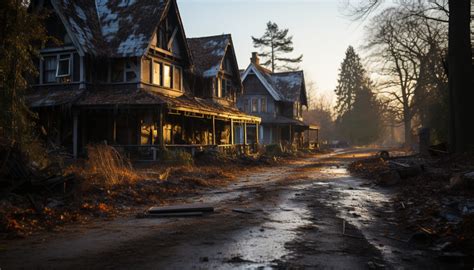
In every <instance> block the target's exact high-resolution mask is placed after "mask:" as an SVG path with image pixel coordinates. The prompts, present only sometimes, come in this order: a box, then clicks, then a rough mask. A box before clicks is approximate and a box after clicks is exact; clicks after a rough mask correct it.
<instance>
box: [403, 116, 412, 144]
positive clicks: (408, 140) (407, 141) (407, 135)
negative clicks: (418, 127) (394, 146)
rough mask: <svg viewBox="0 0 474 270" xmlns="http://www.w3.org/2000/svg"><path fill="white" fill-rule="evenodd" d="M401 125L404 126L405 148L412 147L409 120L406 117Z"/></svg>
mask: <svg viewBox="0 0 474 270" xmlns="http://www.w3.org/2000/svg"><path fill="white" fill-rule="evenodd" d="M403 123H404V124H405V146H406V147H410V148H411V147H412V141H411V139H412V138H411V119H410V118H409V117H407V116H405V117H404V119H403Z"/></svg>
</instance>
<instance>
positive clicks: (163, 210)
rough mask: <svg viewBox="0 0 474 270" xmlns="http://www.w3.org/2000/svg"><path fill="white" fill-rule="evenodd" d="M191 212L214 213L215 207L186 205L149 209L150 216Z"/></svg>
mask: <svg viewBox="0 0 474 270" xmlns="http://www.w3.org/2000/svg"><path fill="white" fill-rule="evenodd" d="M189 212H214V207H212V206H210V205H208V204H185V205H170V206H162V207H151V208H150V209H148V213H150V214H165V213H166V214H168V213H189Z"/></svg>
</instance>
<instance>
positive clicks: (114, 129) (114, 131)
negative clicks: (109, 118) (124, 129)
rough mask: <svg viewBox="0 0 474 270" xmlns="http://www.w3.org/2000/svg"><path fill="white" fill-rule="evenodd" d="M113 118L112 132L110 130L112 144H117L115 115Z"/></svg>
mask: <svg viewBox="0 0 474 270" xmlns="http://www.w3.org/2000/svg"><path fill="white" fill-rule="evenodd" d="M113 117H114V126H113V130H112V132H113V133H112V142H113V144H117V119H116V115H115V114H114V115H113Z"/></svg>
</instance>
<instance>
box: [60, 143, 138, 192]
mask: <svg viewBox="0 0 474 270" xmlns="http://www.w3.org/2000/svg"><path fill="white" fill-rule="evenodd" d="M87 153H88V159H87V160H86V162H85V166H83V167H82V168H81V167H80V166H77V165H75V166H73V167H71V168H69V171H70V172H74V173H76V174H79V175H80V176H82V177H83V178H84V179H87V180H88V182H89V183H88V184H96V185H101V186H106V187H110V186H114V185H120V184H129V183H133V182H136V181H137V180H139V179H142V178H143V176H142V175H141V174H140V173H138V172H137V171H136V170H134V169H133V167H132V165H131V163H130V161H129V160H128V159H126V158H124V157H123V156H122V155H120V153H119V152H117V150H115V148H113V147H111V146H108V145H89V146H87Z"/></svg>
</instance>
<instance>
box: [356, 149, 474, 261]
mask: <svg viewBox="0 0 474 270" xmlns="http://www.w3.org/2000/svg"><path fill="white" fill-rule="evenodd" d="M349 170H350V171H351V172H352V173H354V174H356V175H358V176H360V177H363V178H365V179H369V180H371V181H374V182H375V183H376V184H378V185H382V186H391V187H393V188H395V189H396V196H395V198H394V199H393V208H394V210H396V211H395V217H396V219H397V220H398V224H399V226H401V228H403V229H408V230H409V231H412V232H413V237H412V239H410V242H411V243H415V244H419V245H421V246H424V247H426V248H431V249H432V250H435V251H438V252H439V254H440V259H452V256H456V258H457V259H466V260H467V259H468V258H472V256H473V255H474V158H473V157H471V156H466V155H463V156H462V157H461V156H451V157H446V156H444V157H441V158H440V157H431V158H430V157H428V158H421V157H419V156H408V157H399V158H388V159H382V158H380V157H377V158H371V159H367V160H362V161H357V162H354V163H352V164H351V165H350V166H349Z"/></svg>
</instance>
